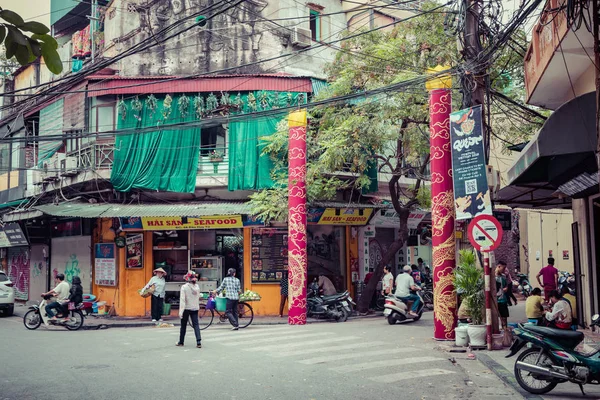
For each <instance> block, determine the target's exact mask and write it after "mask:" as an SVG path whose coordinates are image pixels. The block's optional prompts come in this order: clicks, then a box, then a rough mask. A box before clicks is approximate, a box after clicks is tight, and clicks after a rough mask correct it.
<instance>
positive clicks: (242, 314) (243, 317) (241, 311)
mask: <svg viewBox="0 0 600 400" xmlns="http://www.w3.org/2000/svg"><path fill="white" fill-rule="evenodd" d="M253 319H254V310H252V307H251V306H250V304H248V303H239V304H238V324H239V327H240V328H245V327H247V326H248V325H250V324H251V323H252V320H253Z"/></svg>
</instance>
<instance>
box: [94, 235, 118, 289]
mask: <svg viewBox="0 0 600 400" xmlns="http://www.w3.org/2000/svg"><path fill="white" fill-rule="evenodd" d="M116 254H117V252H116V246H115V244H114V243H97V244H96V257H95V264H94V266H95V269H94V278H95V281H96V285H103V286H117V258H116Z"/></svg>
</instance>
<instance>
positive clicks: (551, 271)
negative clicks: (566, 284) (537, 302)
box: [537, 257, 558, 302]
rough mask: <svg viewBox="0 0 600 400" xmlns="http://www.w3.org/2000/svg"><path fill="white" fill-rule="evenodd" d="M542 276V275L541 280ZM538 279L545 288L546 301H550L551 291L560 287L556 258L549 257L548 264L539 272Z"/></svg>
mask: <svg viewBox="0 0 600 400" xmlns="http://www.w3.org/2000/svg"><path fill="white" fill-rule="evenodd" d="M540 276H541V277H542V279H541V280H540ZM537 280H538V282H539V284H540V286H542V287H543V288H544V297H545V298H546V302H548V299H549V297H550V292H551V291H553V290H556V289H557V288H558V270H557V269H556V268H555V267H554V258H552V257H549V258H548V265H546V266H545V267H544V268H542V269H541V270H540V272H539V273H538V274H537ZM542 280H543V283H542Z"/></svg>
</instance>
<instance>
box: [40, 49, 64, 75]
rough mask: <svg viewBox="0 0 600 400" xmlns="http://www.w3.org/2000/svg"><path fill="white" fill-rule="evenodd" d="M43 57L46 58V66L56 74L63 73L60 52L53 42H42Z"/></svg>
mask: <svg viewBox="0 0 600 400" xmlns="http://www.w3.org/2000/svg"><path fill="white" fill-rule="evenodd" d="M42 57H43V58H44V63H45V64H46V68H48V70H50V72H52V73H53V74H55V75H58V74H60V73H61V71H62V69H63V64H62V61H61V60H60V56H59V55H58V52H57V51H56V49H55V48H54V46H53V45H52V44H48V43H45V42H44V43H42Z"/></svg>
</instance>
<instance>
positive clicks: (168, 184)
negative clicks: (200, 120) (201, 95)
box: [110, 96, 200, 193]
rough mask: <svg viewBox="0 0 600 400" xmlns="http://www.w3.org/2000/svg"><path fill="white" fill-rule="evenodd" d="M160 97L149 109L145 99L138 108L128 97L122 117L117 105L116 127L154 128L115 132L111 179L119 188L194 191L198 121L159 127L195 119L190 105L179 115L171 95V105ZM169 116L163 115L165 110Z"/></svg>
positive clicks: (127, 189) (198, 144)
mask: <svg viewBox="0 0 600 400" xmlns="http://www.w3.org/2000/svg"><path fill="white" fill-rule="evenodd" d="M163 100H164V98H159V99H158V102H157V106H156V108H155V109H154V110H153V111H152V110H151V109H150V108H149V107H148V105H147V103H146V101H143V100H142V101H140V103H138V107H139V106H140V105H141V108H142V109H141V110H139V111H135V110H133V109H132V104H131V103H132V101H135V100H127V101H125V104H126V106H127V107H126V110H127V111H126V113H125V118H123V114H122V111H123V107H118V108H119V115H118V116H117V118H118V129H119V130H120V129H134V128H147V127H153V126H155V127H156V130H155V131H152V132H144V133H134V134H127V135H118V136H117V137H116V138H115V153H114V164H113V169H112V173H111V177H110V179H111V182H112V184H113V186H114V188H115V189H116V190H118V191H120V192H128V191H130V190H132V189H151V190H159V191H169V192H180V193H193V192H194V190H195V188H196V174H197V171H198V157H199V154H200V124H198V126H193V127H190V128H186V129H179V130H169V129H161V126H164V125H165V124H175V123H180V122H188V121H194V120H195V119H196V115H195V113H194V112H193V110H192V108H191V107H189V111H188V112H187V113H186V115H182V114H181V112H180V109H179V107H178V104H177V100H178V96H175V97H173V101H172V103H171V107H170V114H168V108H165V107H164V102H163ZM165 113H167V114H168V118H166V119H165V118H164V114H165Z"/></svg>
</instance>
